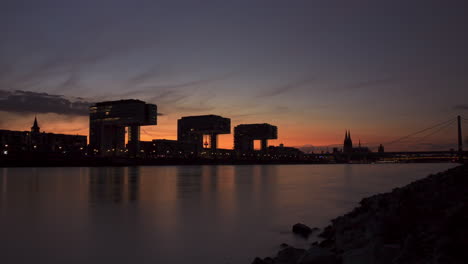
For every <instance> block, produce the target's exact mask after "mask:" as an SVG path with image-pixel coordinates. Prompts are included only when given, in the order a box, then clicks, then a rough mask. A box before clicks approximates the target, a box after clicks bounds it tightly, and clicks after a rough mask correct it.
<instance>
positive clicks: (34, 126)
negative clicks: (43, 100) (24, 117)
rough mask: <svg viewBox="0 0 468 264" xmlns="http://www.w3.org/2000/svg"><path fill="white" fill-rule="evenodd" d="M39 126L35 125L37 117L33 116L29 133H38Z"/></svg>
mask: <svg viewBox="0 0 468 264" xmlns="http://www.w3.org/2000/svg"><path fill="white" fill-rule="evenodd" d="M40 130H41V128H40V127H39V125H37V118H36V117H34V124H33V126H32V127H31V133H40Z"/></svg>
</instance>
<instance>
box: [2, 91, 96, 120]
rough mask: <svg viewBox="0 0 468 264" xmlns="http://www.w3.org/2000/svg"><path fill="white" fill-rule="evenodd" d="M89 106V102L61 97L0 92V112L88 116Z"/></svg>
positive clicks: (34, 93)
mask: <svg viewBox="0 0 468 264" xmlns="http://www.w3.org/2000/svg"><path fill="white" fill-rule="evenodd" d="M90 105H91V102H88V101H85V100H79V99H76V100H75V99H73V98H66V97H64V96H62V95H53V94H47V93H36V92H29V91H21V90H16V91H13V92H11V91H4V90H0V111H6V112H17V113H56V114H63V115H81V116H85V115H88V114H89V110H88V108H89V106H90Z"/></svg>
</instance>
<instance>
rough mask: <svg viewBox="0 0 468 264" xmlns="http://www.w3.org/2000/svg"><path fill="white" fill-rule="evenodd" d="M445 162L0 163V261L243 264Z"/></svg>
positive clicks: (5, 263)
mask: <svg viewBox="0 0 468 264" xmlns="http://www.w3.org/2000/svg"><path fill="white" fill-rule="evenodd" d="M453 166H455V165H454V164H385V165H383V164H381V165H377V164H376V165H265V166H260V165H259V166H167V167H128V168H116V167H109V168H0V263H3V264H10V263H49V264H52V263H99V264H102V263H115V264H119V263H208V264H211V263H235V264H237V263H239V264H241V263H251V261H252V260H253V258H254V257H255V256H267V255H271V254H273V253H274V252H276V251H277V250H278V249H279V245H280V244H281V243H282V242H286V243H289V244H293V245H296V246H301V245H302V246H305V244H306V243H307V241H304V240H303V239H299V238H297V237H294V236H293V235H291V232H290V229H291V226H292V224H294V223H296V222H303V223H306V224H308V225H310V226H318V227H323V226H325V225H326V224H327V223H328V221H329V220H330V219H332V218H334V217H336V216H338V215H340V214H343V213H345V212H347V211H349V210H350V209H352V208H353V207H355V206H356V205H357V203H358V202H359V201H360V199H362V198H363V197H365V196H369V195H372V194H375V193H378V192H384V191H390V190H391V189H392V188H394V187H397V186H402V185H405V184H407V183H409V182H411V181H414V180H416V179H420V178H423V177H425V176H426V175H428V174H430V173H435V172H438V171H442V170H445V169H447V168H450V167H453ZM309 242H310V241H309Z"/></svg>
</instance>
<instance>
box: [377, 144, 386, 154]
mask: <svg viewBox="0 0 468 264" xmlns="http://www.w3.org/2000/svg"><path fill="white" fill-rule="evenodd" d="M378 152H379V153H384V152H385V148H384V146H383V145H382V144H380V146H379V150H378Z"/></svg>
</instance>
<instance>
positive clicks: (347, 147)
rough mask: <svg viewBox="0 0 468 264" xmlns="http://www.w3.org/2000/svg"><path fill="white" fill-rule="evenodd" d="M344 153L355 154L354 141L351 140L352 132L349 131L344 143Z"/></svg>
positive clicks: (346, 133)
mask: <svg viewBox="0 0 468 264" xmlns="http://www.w3.org/2000/svg"><path fill="white" fill-rule="evenodd" d="M343 152H344V153H351V152H353V140H352V139H351V131H349V130H347V131H346V132H345V139H344V142H343Z"/></svg>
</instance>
